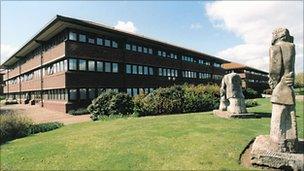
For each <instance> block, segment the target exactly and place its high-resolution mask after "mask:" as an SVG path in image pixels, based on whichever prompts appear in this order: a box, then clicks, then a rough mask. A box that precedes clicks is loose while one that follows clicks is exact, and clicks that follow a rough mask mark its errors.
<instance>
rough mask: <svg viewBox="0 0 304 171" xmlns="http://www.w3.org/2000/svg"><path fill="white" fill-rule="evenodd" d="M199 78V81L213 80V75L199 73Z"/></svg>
mask: <svg viewBox="0 0 304 171" xmlns="http://www.w3.org/2000/svg"><path fill="white" fill-rule="evenodd" d="M198 78H199V79H210V78H211V74H209V73H201V72H200V73H198Z"/></svg>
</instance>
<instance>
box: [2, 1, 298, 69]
mask: <svg viewBox="0 0 304 171" xmlns="http://www.w3.org/2000/svg"><path fill="white" fill-rule="evenodd" d="M57 14H59V15H64V16H68V17H73V18H79V19H86V20H91V21H94V22H99V23H102V24H105V25H108V26H112V27H114V28H116V29H121V30H124V31H129V32H133V33H136V34H140V35H144V36H148V37H151V38H154V39H158V40H161V41H165V42H169V43H173V44H175V45H179V46H183V47H186V48H190V49H194V50H198V51H201V52H203V53H207V54H210V55H214V56H217V57H220V58H224V59H227V60H230V61H234V62H238V63H242V64H245V65H248V66H251V67H255V68H258V69H261V70H264V71H268V65H269V57H268V49H269V47H270V41H271V36H272V31H273V29H275V28H276V27H286V28H288V29H289V30H290V33H291V35H293V36H294V37H295V44H296V52H297V55H296V72H303V2H302V1H155V2H152V1H111V2H110V1H109V2H108V1H86V2H85V1H1V61H0V62H1V63H3V62H4V61H5V60H6V59H7V58H8V57H10V56H11V55H12V54H13V53H14V52H15V51H16V50H18V49H19V48H20V47H21V46H22V45H24V44H25V43H26V42H27V41H28V40H29V39H30V38H32V37H33V36H34V35H35V34H37V33H38V32H39V31H40V29H41V28H42V27H43V26H45V25H46V24H47V23H48V22H49V21H50V20H51V19H53V18H54V17H55V16H56V15H57Z"/></svg>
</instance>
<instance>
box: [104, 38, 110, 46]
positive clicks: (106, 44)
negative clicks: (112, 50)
mask: <svg viewBox="0 0 304 171" xmlns="http://www.w3.org/2000/svg"><path fill="white" fill-rule="evenodd" d="M105 46H107V47H111V41H110V40H108V39H105Z"/></svg>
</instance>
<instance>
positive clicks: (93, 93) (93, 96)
mask: <svg viewBox="0 0 304 171" xmlns="http://www.w3.org/2000/svg"><path fill="white" fill-rule="evenodd" d="M94 98H95V89H93V88H89V99H94Z"/></svg>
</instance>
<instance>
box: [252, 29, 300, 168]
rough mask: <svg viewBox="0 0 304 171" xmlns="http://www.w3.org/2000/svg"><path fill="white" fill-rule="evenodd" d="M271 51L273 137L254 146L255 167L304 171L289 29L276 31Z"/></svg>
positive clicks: (262, 138) (261, 137)
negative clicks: (298, 133) (297, 121)
mask: <svg viewBox="0 0 304 171" xmlns="http://www.w3.org/2000/svg"><path fill="white" fill-rule="evenodd" d="M272 36H273V38H272V41H271V47H270V49H269V57H270V63H269V64H270V66H269V85H270V88H271V89H272V90H273V91H272V96H271V103H272V114H271V124H270V135H269V136H268V135H259V136H257V137H256V138H255V140H254V142H253V143H252V149H251V151H250V156H251V157H250V158H251V164H252V165H261V166H268V167H271V168H279V169H290V168H291V169H293V170H304V154H303V151H304V149H303V148H304V142H303V140H299V139H298V135H297V124H296V112H295V94H294V90H293V83H294V63H295V54H296V53H295V45H294V44H293V37H292V36H290V34H289V31H288V30H287V29H286V28H277V29H275V30H274V31H273V35H272Z"/></svg>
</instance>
